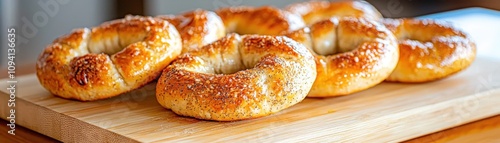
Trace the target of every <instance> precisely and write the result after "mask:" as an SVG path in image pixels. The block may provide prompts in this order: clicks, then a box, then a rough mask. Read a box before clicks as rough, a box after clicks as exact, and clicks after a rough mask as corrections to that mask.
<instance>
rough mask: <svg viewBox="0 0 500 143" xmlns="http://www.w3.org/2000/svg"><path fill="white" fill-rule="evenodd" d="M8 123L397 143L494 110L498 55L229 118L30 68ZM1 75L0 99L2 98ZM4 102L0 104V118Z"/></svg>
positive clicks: (172, 135) (62, 130)
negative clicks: (82, 94) (82, 95)
mask: <svg viewBox="0 0 500 143" xmlns="http://www.w3.org/2000/svg"><path fill="white" fill-rule="evenodd" d="M16 80H17V81H18V83H17V85H16V101H15V102H16V107H15V109H16V118H15V119H16V124H18V125H22V126H24V127H27V128H29V129H32V130H34V131H37V132H40V133H42V134H45V135H47V136H50V137H53V138H55V139H58V140H61V141H64V142H75V141H76V142H78V141H80V142H83V141H85V142H157V141H159V142H161V141H170V142H177V141H200V142H208V141H210V142H211V141H228V140H244V141H248V140H250V141H257V142H262V141H266V142H277V141H282V142H290V141H306V140H307V141H333V142H338V141H350V142H361V141H369V142H397V141H403V140H407V139H411V138H414V137H418V136H421V135H425V134H429V133H432V132H435V131H439V130H443V129H446V128H449V127H453V126H458V125H461V124H464V123H468V122H471V121H475V120H479V119H482V118H486V117H490V116H494V115H498V114H500V107H499V106H500V61H499V60H495V59H487V58H478V59H476V61H475V62H474V63H473V64H472V66H471V67H470V68H468V69H467V70H465V71H463V72H460V73H459V74H457V75H454V76H452V77H449V78H447V79H444V80H440V81H436V82H430V83H425V84H400V83H382V84H380V85H378V86H375V87H373V88H371V89H368V90H365V91H362V92H359V93H356V94H352V95H349V96H343V97H336V98H307V99H305V100H304V101H303V102H301V103H299V104H297V105H295V106H293V107H291V108H288V109H286V110H283V111H282V112H279V113H277V114H274V115H271V116H267V117H263V118H258V119H252V120H244V121H236V122H213V121H202V120H197V119H193V118H188V117H180V116H177V115H176V114H174V113H173V112H171V111H170V110H167V109H164V108H162V107H161V106H160V105H159V104H158V103H157V102H156V99H155V97H154V94H155V93H154V92H155V85H154V83H153V84H150V85H148V86H146V87H144V88H141V89H139V90H135V91H132V92H130V93H128V94H125V95H121V96H119V97H115V98H111V99H107V100H102V101H97V102H78V101H72V100H65V99H61V98H57V97H54V96H52V95H51V94H50V93H49V92H47V91H46V90H45V89H44V88H43V87H41V85H40V84H39V82H38V79H37V78H36V76H35V75H27V76H22V77H18V78H17V79H16ZM7 84H8V83H7V81H6V80H5V79H4V80H1V81H0V87H3V88H1V89H0V90H1V93H0V101H1V102H7V100H8V99H9V95H8V94H6V93H7V90H6V88H5V87H7ZM9 110H10V107H8V106H7V105H6V104H4V103H2V104H1V106H0V113H1V115H0V116H1V117H2V118H3V119H6V117H7V116H9V113H8V111H9Z"/></svg>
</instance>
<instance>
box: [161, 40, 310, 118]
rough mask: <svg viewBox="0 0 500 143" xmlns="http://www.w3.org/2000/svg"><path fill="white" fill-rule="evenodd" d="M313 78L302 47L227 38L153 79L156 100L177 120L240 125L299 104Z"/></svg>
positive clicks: (284, 42)
mask: <svg viewBox="0 0 500 143" xmlns="http://www.w3.org/2000/svg"><path fill="white" fill-rule="evenodd" d="M315 78H316V66H315V64H314V58H313V56H312V55H311V53H309V52H308V51H307V49H306V48H305V47H304V46H302V45H301V44H299V43H297V42H295V41H293V40H291V39H289V38H287V37H284V36H278V37H273V36H262V35H246V36H238V35H236V34H230V35H228V36H227V37H224V38H222V39H220V40H218V41H215V42H214V43H211V44H209V45H206V46H204V47H203V48H201V49H200V50H199V51H195V52H188V53H186V54H183V55H182V56H180V57H179V58H178V59H176V60H175V61H174V62H172V64H171V65H170V66H168V67H167V68H165V70H164V71H163V74H162V76H161V77H160V78H159V79H158V84H157V86H156V97H157V100H158V102H159V103H160V104H161V105H162V106H163V107H165V108H168V109H171V110H172V111H173V112H175V113H177V114H179V115H183V116H190V117H195V118H198V119H206V120H217V121H233V120H242V119H248V118H256V117H261V116H265V115H269V114H272V113H275V112H278V111H280V110H283V109H285V108H287V107H290V106H292V105H294V104H296V103H298V102H300V101H302V100H303V99H304V98H305V97H306V95H307V93H308V92H309V90H310V88H311V86H312V84H313V82H314V79H315Z"/></svg>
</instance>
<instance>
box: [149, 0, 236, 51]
mask: <svg viewBox="0 0 500 143" xmlns="http://www.w3.org/2000/svg"><path fill="white" fill-rule="evenodd" d="M157 17H158V18H161V19H164V20H167V21H169V22H170V23H171V24H172V25H174V26H175V27H176V28H177V30H178V31H179V34H180V35H181V38H182V45H183V48H182V53H185V52H188V51H192V50H197V49H199V48H200V47H202V46H204V45H206V44H208V43H212V42H214V41H215V40H218V39H220V38H222V37H224V36H226V29H225V27H224V23H222V20H221V19H220V17H219V16H218V15H217V14H216V13H214V12H212V11H206V10H201V9H197V10H194V11H189V12H186V13H183V14H180V15H161V16H157Z"/></svg>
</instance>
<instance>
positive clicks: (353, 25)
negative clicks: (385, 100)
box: [285, 17, 399, 97]
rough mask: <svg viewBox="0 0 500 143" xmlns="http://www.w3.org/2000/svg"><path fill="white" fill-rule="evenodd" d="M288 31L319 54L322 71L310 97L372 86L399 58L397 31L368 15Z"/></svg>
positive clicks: (316, 56) (290, 35)
mask: <svg viewBox="0 0 500 143" xmlns="http://www.w3.org/2000/svg"><path fill="white" fill-rule="evenodd" d="M285 35H286V36H287V37H290V38H292V39H294V40H296V41H297V42H299V43H302V44H303V45H304V46H306V47H307V48H308V49H309V51H310V52H312V53H313V55H314V56H315V59H316V67H317V72H318V73H317V78H316V81H315V82H314V85H313V86H312V89H311V91H310V92H309V95H308V97H329V96H339V95H347V94H351V93H354V92H358V91H361V90H364V89H367V88H370V87H372V86H375V85H376V84H378V83H380V82H382V81H384V79H386V78H387V77H388V76H389V74H391V72H392V71H393V69H394V68H395V67H396V64H397V62H398V56H399V51H398V47H397V42H396V39H395V37H394V35H393V34H392V33H391V32H390V31H389V30H388V29H387V28H385V27H384V26H383V25H381V24H380V23H378V22H375V21H373V20H369V19H365V18H354V17H344V18H331V19H328V20H324V21H320V22H318V23H315V24H313V25H311V26H310V27H306V28H303V29H300V30H297V31H293V32H290V33H287V34H285Z"/></svg>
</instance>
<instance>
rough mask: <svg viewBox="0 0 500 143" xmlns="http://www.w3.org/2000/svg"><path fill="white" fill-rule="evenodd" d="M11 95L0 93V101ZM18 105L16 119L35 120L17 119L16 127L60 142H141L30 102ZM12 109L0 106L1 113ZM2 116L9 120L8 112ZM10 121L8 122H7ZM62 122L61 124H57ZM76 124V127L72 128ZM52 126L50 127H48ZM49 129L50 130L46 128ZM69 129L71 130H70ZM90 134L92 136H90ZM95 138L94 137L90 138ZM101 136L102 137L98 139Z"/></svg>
mask: <svg viewBox="0 0 500 143" xmlns="http://www.w3.org/2000/svg"><path fill="white" fill-rule="evenodd" d="M9 98H10V97H9V95H8V94H6V93H4V92H0V101H7V100H8V99H9ZM15 104H16V108H15V110H16V118H19V116H21V117H30V115H32V117H33V118H31V119H29V120H33V122H30V121H26V120H19V119H16V123H15V124H16V125H21V126H23V127H25V128H28V129H30V130H33V131H36V132H38V133H40V134H43V135H46V136H49V137H51V138H54V139H57V140H59V141H63V142H79V141H90V142H123V143H125V142H139V141H137V140H135V139H132V138H128V137H125V136H123V135H121V134H118V133H115V132H112V131H110V130H106V129H103V128H101V127H99V126H95V125H93V124H90V123H87V122H85V121H82V120H78V119H76V118H73V117H71V116H67V115H64V114H62V113H58V112H56V111H53V110H50V109H48V108H47V107H43V106H40V105H37V104H33V103H31V102H29V101H26V100H24V99H22V98H16V101H15ZM10 109H11V108H10V107H8V106H7V105H5V106H0V110H1V111H8V110H10ZM23 111H28V112H23ZM0 114H1V115H0V116H1V118H2V119H3V120H7V118H6V117H7V116H8V115H7V114H6V112H0ZM38 115H44V117H47V115H50V116H49V119H38V118H39V117H41V116H38ZM7 121H8V120H7ZM35 121H41V122H35ZM57 121H60V122H57ZM74 124H76V126H71V125H74ZM46 125H50V126H46ZM44 127H48V128H50V129H47V128H44ZM68 127H69V128H68ZM47 130H52V131H47ZM57 130H59V132H58V131H57ZM67 131H78V132H85V133H86V135H85V136H83V134H76V133H75V134H72V135H71V134H67V133H68V132H67ZM89 133H90V134H89ZM89 136H93V137H89ZM96 136H100V137H101V138H100V137H96Z"/></svg>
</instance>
